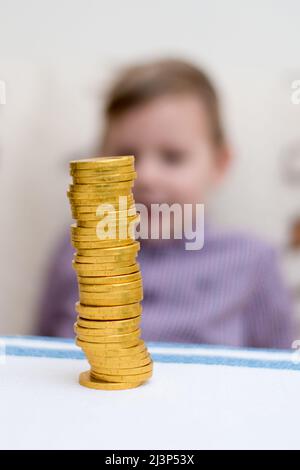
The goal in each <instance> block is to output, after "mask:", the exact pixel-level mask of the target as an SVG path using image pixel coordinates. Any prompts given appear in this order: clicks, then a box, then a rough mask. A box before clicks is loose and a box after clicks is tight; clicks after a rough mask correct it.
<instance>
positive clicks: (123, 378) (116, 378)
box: [91, 369, 152, 382]
mask: <svg viewBox="0 0 300 470" xmlns="http://www.w3.org/2000/svg"><path fill="white" fill-rule="evenodd" d="M91 377H93V378H95V379H96V380H103V381H104V382H105V381H106V382H129V381H130V380H148V379H150V377H152V369H151V370H150V371H148V372H144V373H140V374H118V375H110V374H99V373H97V372H94V371H93V369H92V370H91Z"/></svg>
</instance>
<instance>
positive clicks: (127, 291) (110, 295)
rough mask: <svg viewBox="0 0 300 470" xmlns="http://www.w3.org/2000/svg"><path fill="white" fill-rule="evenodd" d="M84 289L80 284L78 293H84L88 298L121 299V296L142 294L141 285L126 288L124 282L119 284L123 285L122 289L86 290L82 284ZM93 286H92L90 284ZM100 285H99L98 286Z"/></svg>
mask: <svg viewBox="0 0 300 470" xmlns="http://www.w3.org/2000/svg"><path fill="white" fill-rule="evenodd" d="M84 286H85V290H83V289H82V288H81V285H79V293H80V295H81V294H82V295H86V296H87V297H88V298H90V299H100V300H102V299H104V300H106V299H119V298H120V299H121V298H123V297H124V298H127V297H130V296H136V295H142V294H143V286H133V287H129V288H126V285H125V284H121V286H123V289H122V288H120V289H117V290H108V291H104V292H103V291H97V290H93V289H90V290H87V284H84ZM91 287H93V286H91ZM100 287H101V286H100Z"/></svg>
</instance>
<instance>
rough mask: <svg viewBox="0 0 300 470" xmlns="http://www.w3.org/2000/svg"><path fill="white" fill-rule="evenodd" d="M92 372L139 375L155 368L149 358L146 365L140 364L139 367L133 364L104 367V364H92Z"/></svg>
mask: <svg viewBox="0 0 300 470" xmlns="http://www.w3.org/2000/svg"><path fill="white" fill-rule="evenodd" d="M91 366H92V372H93V373H95V374H105V375H106V374H107V375H137V374H144V373H147V372H152V370H153V363H152V360H149V359H148V362H147V363H146V364H144V365H139V366H137V367H134V366H132V364H128V366H127V367H126V366H125V367H116V366H113V367H107V366H106V367H103V366H102V365H98V364H97V365H95V366H94V365H92V364H91Z"/></svg>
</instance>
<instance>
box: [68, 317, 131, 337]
mask: <svg viewBox="0 0 300 470" xmlns="http://www.w3.org/2000/svg"><path fill="white" fill-rule="evenodd" d="M75 325H76V326H74V328H76V331H75V333H77V331H78V332H81V333H83V334H84V331H83V329H85V331H87V332H89V333H88V334H89V335H90V334H91V333H92V332H93V331H94V332H95V334H99V333H102V334H104V335H106V334H107V335H120V334H123V333H131V332H132V331H134V330H136V329H137V328H138V326H139V324H137V325H128V326H126V325H125V326H120V327H117V326H113V327H112V328H99V325H98V326H97V325H95V326H94V327H93V328H91V327H90V326H86V325H85V324H84V325H83V324H82V323H80V322H79V321H78V320H77V322H76V323H75ZM80 328H81V329H80Z"/></svg>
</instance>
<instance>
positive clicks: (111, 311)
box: [75, 302, 142, 318]
mask: <svg viewBox="0 0 300 470" xmlns="http://www.w3.org/2000/svg"><path fill="white" fill-rule="evenodd" d="M75 310H76V312H77V313H79V315H80V316H83V317H84V318H88V317H87V315H96V314H99V315H103V314H106V315H122V314H126V313H129V314H131V315H132V317H129V318H133V317H135V316H138V315H140V314H141V313H142V306H141V304H140V303H138V302H136V303H133V304H130V305H119V306H114V307H89V306H87V305H82V304H81V303H80V302H76V303H75Z"/></svg>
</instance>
